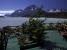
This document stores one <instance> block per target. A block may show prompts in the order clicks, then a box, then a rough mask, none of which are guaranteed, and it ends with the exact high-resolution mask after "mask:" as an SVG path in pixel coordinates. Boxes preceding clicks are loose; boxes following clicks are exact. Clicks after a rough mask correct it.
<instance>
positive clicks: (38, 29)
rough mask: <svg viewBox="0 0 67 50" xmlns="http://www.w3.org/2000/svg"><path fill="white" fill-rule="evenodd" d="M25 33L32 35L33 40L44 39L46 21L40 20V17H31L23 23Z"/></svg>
mask: <svg viewBox="0 0 67 50" xmlns="http://www.w3.org/2000/svg"><path fill="white" fill-rule="evenodd" d="M22 30H23V34H27V35H28V36H30V39H31V38H32V39H31V40H33V39H34V40H35V41H37V42H39V41H42V40H43V37H44V35H43V33H44V31H45V29H44V21H43V20H39V19H38V18H36V19H34V18H30V19H29V21H28V22H26V23H24V24H22Z"/></svg>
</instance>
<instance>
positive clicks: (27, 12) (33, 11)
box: [10, 5, 45, 17]
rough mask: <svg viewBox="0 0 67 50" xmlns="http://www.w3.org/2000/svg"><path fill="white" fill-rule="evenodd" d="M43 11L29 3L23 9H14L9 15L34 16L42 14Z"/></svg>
mask: <svg viewBox="0 0 67 50" xmlns="http://www.w3.org/2000/svg"><path fill="white" fill-rule="evenodd" d="M44 13H45V11H44V10H43V9H42V8H41V7H38V6H36V5H30V6H28V7H26V8H25V9H24V10H16V11H15V12H14V13H12V14H11V15H10V16H12V17H30V16H32V17H35V16H44Z"/></svg>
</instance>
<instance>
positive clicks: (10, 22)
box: [0, 17, 67, 28]
mask: <svg viewBox="0 0 67 50" xmlns="http://www.w3.org/2000/svg"><path fill="white" fill-rule="evenodd" d="M40 19H42V20H45V18H43V17H41V18H40ZM28 20H29V18H25V17H3V18H0V28H1V27H4V26H18V25H21V24H22V23H24V22H25V21H28ZM64 20H66V21H67V19H61V18H46V21H45V22H46V23H56V22H58V21H59V22H63V21H64Z"/></svg>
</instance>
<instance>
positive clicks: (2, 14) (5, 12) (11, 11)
mask: <svg viewBox="0 0 67 50" xmlns="http://www.w3.org/2000/svg"><path fill="white" fill-rule="evenodd" d="M13 12H14V10H9V11H0V16H4V15H5V14H8V13H13Z"/></svg>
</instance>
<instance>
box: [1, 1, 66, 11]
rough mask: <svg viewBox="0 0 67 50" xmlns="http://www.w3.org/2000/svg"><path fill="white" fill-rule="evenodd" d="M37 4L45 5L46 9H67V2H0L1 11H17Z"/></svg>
mask: <svg viewBox="0 0 67 50" xmlns="http://www.w3.org/2000/svg"><path fill="white" fill-rule="evenodd" d="M32 4H35V5H37V6H40V5H43V6H44V8H45V9H52V8H63V9H67V0H0V10H17V9H24V8H25V7H27V6H29V5H32Z"/></svg>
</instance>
